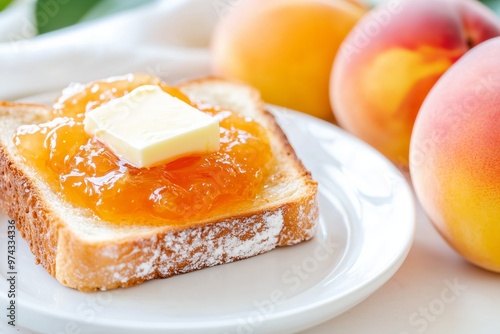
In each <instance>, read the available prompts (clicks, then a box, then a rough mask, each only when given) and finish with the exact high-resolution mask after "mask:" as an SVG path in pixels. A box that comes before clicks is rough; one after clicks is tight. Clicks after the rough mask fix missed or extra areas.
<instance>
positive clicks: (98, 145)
mask: <svg viewBox="0 0 500 334" xmlns="http://www.w3.org/2000/svg"><path fill="white" fill-rule="evenodd" d="M142 85H158V86H159V87H160V88H162V89H163V90H164V91H165V92H167V93H169V94H171V95H173V96H176V97H178V98H179V99H181V100H183V101H185V102H187V103H190V104H191V105H193V106H194V107H196V108H198V109H199V110H201V111H203V112H205V113H207V114H209V115H211V116H213V117H216V118H217V120H218V121H219V126H220V144H221V145H220V149H219V150H218V151H217V152H214V153H210V154H204V155H193V156H186V157H182V158H179V159H177V160H175V161H173V162H170V163H168V164H164V165H159V166H155V167H151V168H137V167H135V166H133V165H131V164H129V163H127V162H126V161H124V160H121V159H120V158H118V157H117V156H115V155H114V154H113V153H112V152H111V151H110V150H109V149H108V148H107V147H106V146H105V144H103V143H102V142H100V141H98V140H97V139H95V138H91V137H90V136H89V135H88V134H87V133H86V132H85V131H84V127H83V120H84V117H85V113H86V112H88V111H89V110H91V109H93V108H96V107H97V106H99V105H101V104H103V103H106V102H108V101H110V100H112V99H115V98H119V97H121V96H123V95H125V94H127V93H129V92H130V91H132V90H133V89H135V88H137V87H139V86H142ZM68 90H69V89H67V90H65V91H64V92H63V95H62V96H61V97H60V98H59V99H58V100H57V102H56V103H55V104H54V105H53V107H52V116H51V120H50V121H48V122H46V123H43V124H38V125H24V126H21V127H20V128H19V129H18V130H17V134H16V136H15V138H14V142H15V144H16V146H17V148H18V150H19V151H20V153H21V155H22V156H23V157H24V158H25V160H26V161H27V162H28V163H30V164H32V165H34V167H35V168H36V170H37V171H38V172H39V173H40V174H41V175H42V176H43V177H44V179H45V180H46V181H47V182H48V183H49V184H50V185H51V186H52V187H53V189H54V191H55V192H58V193H62V194H63V195H64V196H65V197H66V199H67V200H68V201H69V202H71V203H73V204H74V205H75V206H80V207H85V208H91V209H93V210H94V212H95V213H96V214H97V215H98V216H99V217H101V218H102V219H106V220H110V221H122V220H125V219H126V220H131V219H132V220H133V218H134V217H136V218H139V217H140V218H141V219H144V218H145V217H146V218H147V217H150V218H154V217H160V218H164V219H166V220H172V221H182V220H184V219H188V218H191V219H192V218H195V217H204V216H206V215H207V213H210V212H211V211H213V210H215V209H217V211H218V212H222V211H223V210H226V209H227V210H229V209H230V207H231V205H234V204H236V203H241V202H242V201H249V200H252V199H253V198H254V197H256V196H257V194H258V193H259V191H261V190H262V188H263V187H264V186H265V183H266V179H267V178H268V177H269V176H270V173H271V167H272V165H273V163H272V161H274V160H273V156H272V152H271V149H270V144H269V138H268V136H267V132H266V130H265V129H264V128H263V127H262V126H261V125H260V124H259V123H257V122H256V121H254V120H252V119H250V118H248V117H243V116H241V115H239V114H237V113H235V112H232V111H230V110H227V109H223V108H220V107H217V106H212V105H207V104H202V103H199V104H195V103H193V102H191V101H189V99H188V98H187V97H186V96H185V95H183V94H182V93H181V92H180V91H179V90H177V89H175V88H173V87H170V86H168V85H166V84H165V83H163V82H161V81H160V80H159V79H157V78H155V77H151V76H149V75H145V74H136V75H127V76H124V77H115V78H111V79H109V80H106V81H97V82H93V83H90V84H87V85H86V86H80V87H77V88H75V89H73V92H69V93H68Z"/></svg>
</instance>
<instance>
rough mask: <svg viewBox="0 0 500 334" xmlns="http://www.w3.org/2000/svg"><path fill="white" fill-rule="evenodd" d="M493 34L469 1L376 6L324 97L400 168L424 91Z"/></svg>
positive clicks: (352, 37)
mask: <svg viewBox="0 0 500 334" xmlns="http://www.w3.org/2000/svg"><path fill="white" fill-rule="evenodd" d="M499 35H500V21H499V19H498V18H497V17H496V16H495V14H494V13H493V12H491V11H490V10H489V9H488V8H487V7H485V6H484V5H482V4H481V3H479V2H477V1H474V0H418V1H415V0H407V1H402V2H397V1H396V2H395V1H389V2H388V3H387V4H386V5H384V6H382V7H378V8H376V9H375V10H373V11H372V12H370V13H369V14H368V15H366V16H365V17H364V18H363V19H362V20H360V21H359V23H358V24H357V25H356V26H355V28H354V29H353V30H352V31H351V32H350V33H349V35H348V36H347V37H346V39H345V40H344V42H343V43H342V45H341V47H340V49H339V52H338V54H337V57H336V60H335V65H334V68H333V73H332V81H331V87H330V93H331V95H330V96H331V102H332V106H333V109H334V112H335V116H336V118H337V120H338V122H339V124H340V125H341V126H343V127H344V128H345V129H347V130H348V131H350V132H351V133H353V134H354V135H356V136H358V137H359V138H361V139H363V140H365V141H366V142H368V143H369V144H371V145H372V146H374V147H375V148H376V149H378V150H379V151H380V152H382V153H383V154H384V155H385V156H387V157H388V158H389V159H391V160H392V161H393V162H394V163H396V164H397V165H399V166H400V167H402V168H404V169H406V168H407V166H408V152H409V143H410V137H411V132H412V128H413V123H414V121H415V117H416V116H417V113H418V110H419V108H420V106H421V104H422V102H423V100H424V98H425V97H426V95H427V93H428V92H429V90H430V89H431V88H432V86H433V85H434V84H435V82H436V81H437V80H438V79H439V77H440V76H441V75H442V74H443V73H444V72H445V71H446V70H447V69H448V68H449V67H450V66H451V65H452V64H453V63H454V62H455V61H457V60H458V59H459V58H460V57H461V56H462V55H463V54H465V53H466V52H467V51H468V50H469V49H470V48H471V47H473V46H475V45H477V44H479V43H481V42H483V41H485V40H487V39H490V38H492V37H495V36H499Z"/></svg>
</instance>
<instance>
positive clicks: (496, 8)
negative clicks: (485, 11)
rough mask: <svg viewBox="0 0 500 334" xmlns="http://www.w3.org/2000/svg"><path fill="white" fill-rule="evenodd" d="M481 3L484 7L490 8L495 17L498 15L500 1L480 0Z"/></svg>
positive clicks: (499, 13) (499, 12)
mask: <svg viewBox="0 0 500 334" xmlns="http://www.w3.org/2000/svg"><path fill="white" fill-rule="evenodd" d="M481 2H482V3H484V4H485V5H486V6H488V7H490V8H491V9H493V11H494V12H495V13H497V15H500V1H498V0H481Z"/></svg>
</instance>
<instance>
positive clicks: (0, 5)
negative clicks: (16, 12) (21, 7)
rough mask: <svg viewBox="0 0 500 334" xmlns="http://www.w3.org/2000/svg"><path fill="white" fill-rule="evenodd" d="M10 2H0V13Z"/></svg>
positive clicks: (10, 0) (1, 0) (9, 0)
mask: <svg viewBox="0 0 500 334" xmlns="http://www.w3.org/2000/svg"><path fill="white" fill-rule="evenodd" d="M11 2H12V0H0V12H1V11H2V10H4V9H5V8H6V7H7V6H8V5H9V4H10V3H11Z"/></svg>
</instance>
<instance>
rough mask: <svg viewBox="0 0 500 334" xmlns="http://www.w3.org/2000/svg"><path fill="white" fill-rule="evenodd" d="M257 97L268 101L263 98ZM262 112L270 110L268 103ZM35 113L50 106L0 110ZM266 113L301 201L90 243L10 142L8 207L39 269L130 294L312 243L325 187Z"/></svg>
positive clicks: (1, 160) (1, 150) (4, 183)
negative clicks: (152, 282) (147, 284)
mask: <svg viewBox="0 0 500 334" xmlns="http://www.w3.org/2000/svg"><path fill="white" fill-rule="evenodd" d="M223 82H224V81H222V80H219V79H204V80H201V81H192V82H189V83H186V84H183V85H181V86H180V87H181V89H183V88H184V89H185V90H189V89H188V88H190V87H193V86H196V85H202V86H207V87H209V86H210V85H215V84H217V83H223ZM234 85H237V84H234ZM240 88H241V87H240ZM208 89H209V88H208ZM245 89H249V88H245ZM250 92H251V94H250V95H251V96H253V98H254V99H256V100H257V101H260V100H259V98H258V94H257V93H256V92H254V91H250ZM187 95H188V96H190V94H189V93H188V94H187ZM190 97H191V96H190ZM258 105H260V106H261V107H262V104H261V103H260V102H259V103H258ZM35 110H37V112H40V113H41V114H43V107H42V106H36V105H26V104H13V103H0V118H1V117H14V116H15V114H16V113H17V114H19V113H23V112H24V111H26V112H27V113H30V112H34V111H35ZM261 113H262V114H261V115H260V117H265V119H266V124H267V126H268V128H269V130H270V133H272V135H273V136H274V137H275V142H277V143H278V144H277V145H278V146H279V153H278V154H279V157H280V160H283V161H287V163H288V164H289V168H294V169H295V170H294V172H295V174H294V175H295V176H297V177H298V178H299V179H300V182H301V188H302V187H303V189H301V193H300V195H298V196H295V197H294V198H291V199H280V200H278V201H276V200H270V203H269V204H268V205H266V206H265V207H259V208H256V209H255V210H248V211H247V212H246V213H244V214H238V215H234V216H233V217H230V218H227V217H226V218H222V219H217V220H214V221H211V222H205V223H203V224H192V225H190V226H189V227H186V228H176V229H172V228H171V227H165V226H159V227H151V228H149V229H147V230H146V231H141V232H140V233H137V234H133V235H131V236H126V237H120V238H114V239H110V240H104V241H103V240H88V238H85V236H82V235H78V234H77V233H75V231H74V230H72V229H71V228H70V227H69V226H68V224H67V219H70V218H71V217H64V216H63V215H62V214H61V212H58V210H57V207H55V206H54V205H53V203H52V202H51V201H49V200H47V196H46V195H45V192H44V189H41V187H40V182H41V181H40V180H38V179H37V178H35V177H33V176H32V175H30V174H29V173H28V172H27V168H29V166H25V165H24V163H23V162H22V160H20V159H19V158H18V157H16V156H15V152H12V151H13V150H12V149H9V147H8V146H7V145H5V143H3V142H2V143H1V144H2V145H1V146H0V188H1V195H0V196H1V197H0V199H1V201H0V207H1V208H2V209H3V210H4V211H5V212H6V213H7V214H8V215H9V216H10V217H12V218H13V219H15V220H16V223H17V227H18V229H19V231H20V233H21V235H22V236H23V238H24V239H25V240H26V241H27V242H28V244H29V246H30V249H31V251H32V253H33V254H34V255H35V258H36V261H37V263H40V264H41V265H42V266H43V267H44V268H45V269H46V270H47V271H48V272H49V273H50V274H51V275H52V276H54V277H55V278H56V279H58V280H59V281H60V282H61V283H62V284H64V285H67V286H69V287H72V288H76V289H78V290H81V291H94V290H109V289H114V288H118V287H129V286H133V285H136V284H140V283H142V282H144V281H146V280H149V279H154V278H165V277H169V276H172V275H176V274H180V273H186V272H189V271H193V270H197V269H201V268H205V267H209V266H214V265H218V264H223V263H229V262H233V261H236V260H240V259H244V258H248V257H251V256H254V255H257V254H261V253H263V252H267V251H269V250H271V249H273V248H275V247H276V246H286V245H293V244H296V243H298V242H301V241H304V240H309V239H310V238H312V237H313V235H314V234H315V231H316V223H317V220H318V204H317V184H316V182H315V181H313V180H312V178H311V175H310V173H309V172H308V171H307V170H306V169H305V167H304V166H303V165H302V163H301V162H300V160H299V159H298V158H297V157H296V155H295V152H294V151H293V148H292V147H291V146H290V144H289V142H288V140H287V138H286V136H285V134H284V133H283V131H282V130H281V128H280V127H279V126H278V124H277V123H276V121H275V119H274V117H273V116H272V115H271V114H270V113H268V112H265V111H264V110H263V108H261ZM13 115H14V116H13ZM23 118H25V117H23ZM28 118H29V117H28ZM23 121H25V119H24V120H23ZM282 177H283V178H284V180H285V179H286V178H287V177H289V175H287V174H286V173H285V172H284V173H283V175H282ZM284 180H283V181H284ZM64 205H68V204H67V203H65V204H64Z"/></svg>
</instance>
